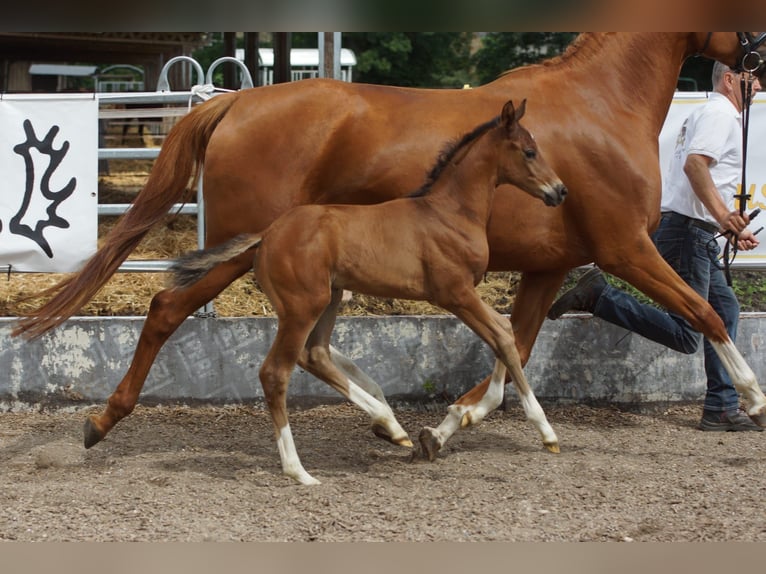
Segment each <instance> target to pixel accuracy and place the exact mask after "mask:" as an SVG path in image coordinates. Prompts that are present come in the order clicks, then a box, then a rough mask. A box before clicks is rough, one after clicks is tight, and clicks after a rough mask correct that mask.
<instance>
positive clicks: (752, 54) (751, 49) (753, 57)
mask: <svg viewBox="0 0 766 574" xmlns="http://www.w3.org/2000/svg"><path fill="white" fill-rule="evenodd" d="M737 38H739V45H740V46H741V47H742V52H743V53H744V55H743V56H742V61H741V62H740V63H739V66H738V67H737V68H735V71H737V72H749V73H751V74H754V73H755V72H756V71H757V70H758V68H760V67H761V66H763V58H762V57H761V55H760V54H759V53H758V48H760V47H761V44H763V42H764V41H766V32H761V33H760V34H758V36H757V37H755V36H753V34H752V33H750V32H737ZM709 40H710V37H709V36H708V41H709Z"/></svg>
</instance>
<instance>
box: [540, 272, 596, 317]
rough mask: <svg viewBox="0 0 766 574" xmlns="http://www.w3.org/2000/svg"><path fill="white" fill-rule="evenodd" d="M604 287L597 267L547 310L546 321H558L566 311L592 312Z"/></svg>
mask: <svg viewBox="0 0 766 574" xmlns="http://www.w3.org/2000/svg"><path fill="white" fill-rule="evenodd" d="M604 287H606V279H605V278H604V274H603V273H602V272H601V270H600V269H599V268H598V267H594V268H593V269H591V270H589V271H588V272H587V273H585V274H584V275H583V276H582V277H580V279H579V280H578V281H577V284H575V286H574V287H572V288H571V289H570V290H569V291H567V292H566V293H564V294H563V295H562V296H561V297H559V298H558V299H556V301H554V302H553V305H551V308H550V309H549V310H548V319H558V318H559V317H561V316H562V315H563V314H564V313H566V312H567V311H588V312H591V311H593V307H594V305H595V304H596V301H597V300H598V297H599V295H601V292H602V291H603V290H604Z"/></svg>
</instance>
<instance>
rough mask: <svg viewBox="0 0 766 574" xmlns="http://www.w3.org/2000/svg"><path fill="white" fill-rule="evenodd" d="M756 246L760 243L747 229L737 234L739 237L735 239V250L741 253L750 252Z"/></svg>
mask: <svg viewBox="0 0 766 574" xmlns="http://www.w3.org/2000/svg"><path fill="white" fill-rule="evenodd" d="M758 245H760V242H759V241H758V239H756V237H755V234H754V233H753V232H752V231H751V230H749V229H745V230H744V231H743V232H742V233H740V234H739V237H737V249H740V250H742V251H750V250H751V249H755V248H756V247H758Z"/></svg>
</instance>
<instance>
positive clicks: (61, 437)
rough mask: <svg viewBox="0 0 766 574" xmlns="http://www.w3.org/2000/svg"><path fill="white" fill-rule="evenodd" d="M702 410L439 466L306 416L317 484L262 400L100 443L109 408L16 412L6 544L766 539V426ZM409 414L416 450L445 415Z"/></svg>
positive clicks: (498, 422) (337, 418)
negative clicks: (291, 453) (283, 455)
mask: <svg viewBox="0 0 766 574" xmlns="http://www.w3.org/2000/svg"><path fill="white" fill-rule="evenodd" d="M699 409H700V407H699V405H676V406H671V407H668V408H667V409H665V410H656V411H655V412H651V413H628V412H621V411H619V410H616V409H615V408H613V407H604V408H595V407H585V406H567V407H563V406H556V407H550V406H549V407H548V408H547V409H546V411H547V413H548V417H549V420H550V421H551V424H552V425H553V426H554V428H555V429H556V432H557V433H558V435H559V440H560V441H561V454H559V455H555V454H551V453H549V452H547V451H545V450H544V449H543V448H542V445H541V444H540V442H539V439H538V436H537V433H536V431H534V430H533V428H532V427H531V425H530V424H529V423H527V422H526V421H525V420H524V418H523V413H522V411H521V410H520V409H519V408H517V407H511V409H510V410H508V411H506V412H503V411H496V412H495V413H492V414H491V415H490V416H489V417H488V419H487V420H485V421H484V422H483V423H482V424H481V425H479V426H477V427H472V428H469V429H465V430H463V431H461V432H458V434H456V435H455V436H454V437H453V439H452V440H451V441H450V442H449V443H448V444H447V445H446V447H445V448H444V450H443V451H442V452H441V453H440V456H439V457H438V458H437V460H435V461H434V462H432V463H430V462H427V461H426V460H423V459H421V458H419V457H417V456H415V457H414V458H413V456H412V454H413V453H412V452H411V451H410V450H409V449H403V448H401V447H395V446H392V445H389V444H388V443H385V442H382V441H380V440H379V439H377V438H376V437H374V436H373V434H372V433H371V432H370V431H369V430H368V426H369V425H368V421H367V418H366V415H364V414H363V413H361V412H360V411H359V410H358V409H356V408H355V407H352V406H350V405H347V404H337V405H329V406H318V407H314V408H310V409H305V410H297V409H291V426H292V428H293V433H294V436H295V440H296V445H297V448H298V452H299V454H300V455H301V458H302V460H303V463H304V466H305V467H306V469H307V470H308V471H309V472H310V473H312V474H313V475H314V476H315V477H316V478H318V479H319V480H321V481H322V484H321V485H319V486H315V487H306V486H300V485H298V484H295V483H293V482H292V481H291V480H290V479H288V478H286V477H284V476H283V475H282V474H281V469H280V466H279V457H278V454H277V449H276V444H275V442H274V440H273V438H272V431H271V423H270V419H269V416H268V413H267V412H266V411H265V410H264V409H263V408H262V407H260V406H252V407H251V406H227V407H175V406H174V407H171V406H156V407H147V406H143V407H142V406H139V407H138V408H137V409H136V411H135V412H134V413H133V414H132V415H131V416H129V417H128V418H126V419H125V420H124V421H122V422H121V423H120V424H119V425H117V427H115V429H114V430H113V431H112V432H111V433H110V434H109V435H108V436H107V438H106V439H105V440H104V441H103V442H101V443H99V444H97V445H96V446H95V447H93V448H92V449H90V450H85V449H84V448H83V447H82V442H81V441H82V434H81V432H82V423H83V421H84V418H85V416H86V414H87V413H88V412H91V411H92V410H94V409H93V408H88V409H79V410H77V411H74V412H71V411H70V412H67V411H66V410H56V411H50V412H23V413H2V414H0V540H15V541H192V542H199V541H303V542H306V541H328V542H329V541H399V542H404V541H410V542H414V541H625V542H630V541H663V542H677V541H727V540H728V541H764V540H766V523H765V522H764V521H763V500H764V498H765V497H766V486H765V485H764V483H763V480H762V477H763V475H764V472H765V471H766V456H765V455H764V448H763V445H764V441H766V433H703V432H701V431H698V430H696V428H695V425H696V423H697V420H698V417H699V414H700V410H699ZM396 413H397V416H398V418H399V420H400V422H401V423H402V425H403V426H404V428H405V429H406V430H407V431H408V432H409V433H410V435H411V437H412V438H413V439H414V440H415V442H417V435H418V433H419V431H420V429H421V428H422V427H423V426H425V425H429V426H433V425H435V424H437V423H438V422H439V421H440V420H441V418H442V415H443V413H444V410H443V407H441V406H433V408H428V409H423V408H421V409H412V408H409V409H404V408H397V409H396ZM415 454H417V452H415Z"/></svg>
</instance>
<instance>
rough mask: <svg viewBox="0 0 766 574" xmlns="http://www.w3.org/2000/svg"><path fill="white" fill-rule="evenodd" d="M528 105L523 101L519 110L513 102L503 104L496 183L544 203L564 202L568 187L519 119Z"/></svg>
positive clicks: (555, 203)
mask: <svg viewBox="0 0 766 574" xmlns="http://www.w3.org/2000/svg"><path fill="white" fill-rule="evenodd" d="M526 108H527V100H523V101H522V102H521V105H520V106H519V108H518V109H516V108H514V106H513V101H508V103H506V104H505V106H503V112H502V114H501V115H500V125H501V126H502V130H503V135H504V137H503V138H502V142H501V144H500V145H501V146H502V148H501V152H500V155H499V161H498V180H497V182H498V183H510V184H512V185H515V186H516V187H518V188H520V189H523V190H524V191H526V192H527V193H528V194H530V195H532V196H533V197H537V198H539V199H542V200H543V201H544V202H545V204H546V205H559V204H560V203H561V202H562V201H564V196H566V194H567V188H566V187H564V184H563V183H561V180H560V179H559V177H558V175H556V173H555V172H554V171H553V169H552V168H551V167H550V166H549V165H548V164H547V163H546V162H545V160H544V159H543V156H542V153H540V150H539V149H538V147H537V142H535V139H534V138H533V137H532V134H530V133H529V132H528V131H527V130H526V128H524V127H523V126H522V125H521V124H520V123H519V120H520V119H521V117H522V116H523V115H524V112H525V111H526Z"/></svg>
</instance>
